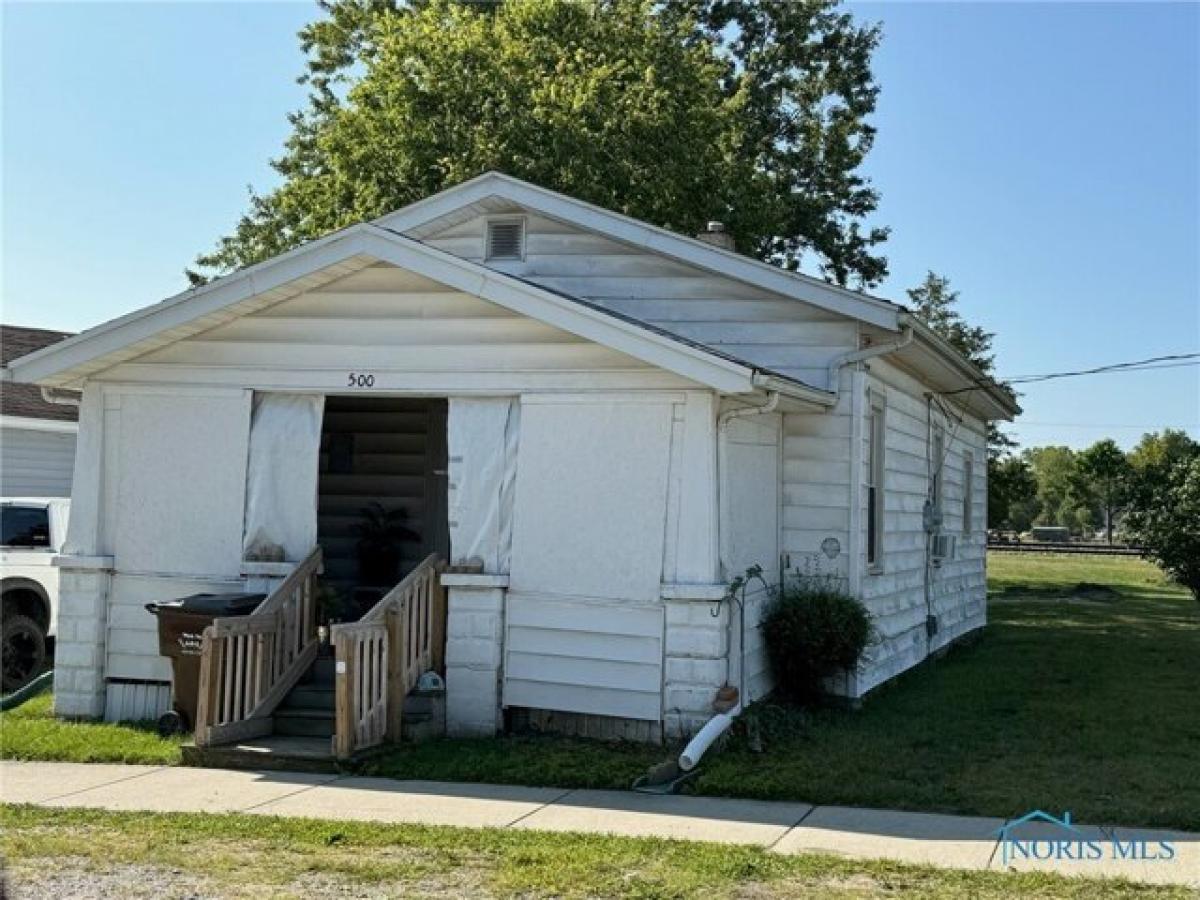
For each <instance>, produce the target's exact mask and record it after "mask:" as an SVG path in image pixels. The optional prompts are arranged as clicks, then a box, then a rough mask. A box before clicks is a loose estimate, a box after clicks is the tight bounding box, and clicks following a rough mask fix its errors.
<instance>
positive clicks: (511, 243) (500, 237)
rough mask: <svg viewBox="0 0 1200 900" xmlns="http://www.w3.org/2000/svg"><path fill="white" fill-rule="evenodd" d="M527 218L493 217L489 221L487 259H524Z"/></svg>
mask: <svg viewBox="0 0 1200 900" xmlns="http://www.w3.org/2000/svg"><path fill="white" fill-rule="evenodd" d="M524 258H525V220H524V219H491V220H489V221H488V223H487V256H486V259H524Z"/></svg>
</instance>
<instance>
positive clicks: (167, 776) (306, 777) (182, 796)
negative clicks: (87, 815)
mask: <svg viewBox="0 0 1200 900" xmlns="http://www.w3.org/2000/svg"><path fill="white" fill-rule="evenodd" d="M335 777H336V776H334V775H316V774H309V773H304V772H235V771H229V770H226V769H206V770H198V769H190V768H170V769H159V770H158V771H157V772H151V773H150V774H148V775H146V776H145V777H142V778H134V779H127V780H125V781H118V782H114V783H112V784H106V785H102V786H100V787H95V788H91V789H89V790H84V791H80V792H78V793H74V794H71V795H69V796H66V797H60V798H58V799H53V800H50V801H48V802H47V803H46V805H47V806H73V807H101V808H103V809H115V810H139V811H145V812H191V811H195V812H242V811H246V810H248V809H250V808H251V807H253V806H258V805H259V804H262V803H266V802H268V801H271V800H278V799H280V798H281V797H285V796H287V795H289V794H295V793H297V792H299V791H305V790H308V789H309V788H312V787H315V786H316V785H319V784H324V783H326V782H328V781H332V780H333V779H334V778H335Z"/></svg>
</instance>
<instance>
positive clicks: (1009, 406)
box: [900, 312, 1021, 417]
mask: <svg viewBox="0 0 1200 900" xmlns="http://www.w3.org/2000/svg"><path fill="white" fill-rule="evenodd" d="M900 320H901V324H902V325H903V326H904V327H905V328H909V329H912V330H913V331H915V332H916V333H917V334H918V336H919V337H920V338H921V341H922V342H924V343H926V344H928V345H929V347H930V348H931V349H932V350H933V351H934V352H935V353H936V354H937V355H938V357H940V358H941V360H942V361H943V362H945V363H946V365H947V366H949V367H950V368H952V369H954V370H955V371H956V372H958V373H959V375H961V376H962V378H963V380H964V381H966V382H968V383H970V384H973V385H978V386H979V389H980V390H981V391H983V392H984V393H985V394H987V396H988V397H989V399H991V401H992V402H993V403H995V404H996V405H997V406H999V407H1000V408H1001V409H1003V410H1004V411H1005V412H1007V413H1008V414H1009V415H1010V416H1013V417H1016V416H1018V415H1020V414H1021V407H1020V406H1019V405H1018V404H1017V402H1016V399H1015V398H1014V397H1013V396H1011V395H1010V394H1009V393H1008V391H1006V390H1004V389H1003V388H1002V387H1001V386H1000V385H998V384H997V383H996V381H995V379H994V378H992V377H990V376H988V375H985V374H984V373H983V372H981V371H979V369H978V368H976V366H975V365H974V364H973V363H972V362H971V361H970V360H968V359H966V358H965V357H964V356H963V355H962V354H961V353H959V352H958V350H956V349H955V348H954V347H952V346H951V345H950V344H949V342H947V340H946V339H945V338H943V337H942V336H941V335H940V334H938V333H937V332H936V331H934V330H933V329H931V328H930V327H929V326H928V325H926V324H925V323H924V322H922V321H921V320H920V319H919V318H917V317H916V316H914V315H913V314H912V313H908V312H906V313H903V314H902V315H901V317H900Z"/></svg>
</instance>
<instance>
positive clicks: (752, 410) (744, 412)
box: [679, 391, 779, 772]
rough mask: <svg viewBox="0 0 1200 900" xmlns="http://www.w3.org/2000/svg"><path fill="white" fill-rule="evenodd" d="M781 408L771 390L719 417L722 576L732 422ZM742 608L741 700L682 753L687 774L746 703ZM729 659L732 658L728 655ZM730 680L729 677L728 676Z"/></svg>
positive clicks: (740, 613) (707, 724)
mask: <svg viewBox="0 0 1200 900" xmlns="http://www.w3.org/2000/svg"><path fill="white" fill-rule="evenodd" d="M778 406H779V391H771V392H770V393H768V394H767V401H766V402H765V403H763V404H760V405H759V406H739V407H738V408H737V409H730V410H726V411H725V412H723V413H721V415H719V416H718V417H717V509H718V517H717V519H718V526H717V527H718V528H719V529H720V541H719V545H720V548H721V549H720V563H721V573H722V575H723V576H724V575H727V574H728V573H726V572H725V561H726V560H727V559H728V558H729V554H728V552H727V547H728V540H729V537H728V531H729V529H728V528H726V527H724V526H725V517H724V516H722V515H720V510H722V504H723V502H724V501H725V498H726V496H727V495H728V493H729V492H728V487H727V485H726V483H725V481H726V476H727V474H728V472H727V465H726V458H727V456H728V453H727V451H726V450H725V433H726V430H727V428H728V425H729V423H730V422H732V421H733V420H734V419H741V418H747V417H749V416H764V415H767V414H768V413H772V412H774V411H775V410H776V408H777V407H778ZM736 602H737V605H738V699H737V703H736V704H735V705H734V707H733V709H730V710H728V711H726V712H723V713H717V714H716V715H714V716H713V717H712V718H711V719H709V720H708V721H707V722H705V723H704V727H702V728H701V729H700V730H699V731H698V732H696V735H695V737H693V738H692V739H691V740H690V741H688V744H687V746H686V747H684V748H683V752H682V753H681V754H679V768H681V769H682V770H683V771H685V772H690V771H691V770H692V769H694V768H696V765H697V764H698V763H699V762H700V758H701V757H702V756H704V754H705V752H706V751H707V750H708V748H709V747H710V746H712V743H713V741H715V740H716V739H717V738H719V737H720V736H721V735H722V734H724V733H725V732H726V731H728V730H729V726H730V725H732V724H733V720H734V719H736V718H737V717H738V716H739V715H740V714H741V712H742V707H743V705H744V704H745V702H746V650H745V648H746V609H745V605H744V603H743V602H742V600H740V599H739V600H737V601H736ZM729 631H730V638H731V640H730V649H732V644H733V641H732V637H733V633H732V632H733V617H732V616H731V617H730V619H729ZM726 659H728V656H726ZM726 677H728V676H726Z"/></svg>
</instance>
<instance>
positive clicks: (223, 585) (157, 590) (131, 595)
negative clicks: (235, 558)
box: [104, 573, 245, 681]
mask: <svg viewBox="0 0 1200 900" xmlns="http://www.w3.org/2000/svg"><path fill="white" fill-rule="evenodd" d="M243 590H245V588H243V587H242V582H241V581H240V580H237V579H233V578H230V579H220V580H218V579H191V578H168V577H162V576H154V575H123V574H120V573H118V574H115V575H113V577H112V584H111V587H110V588H109V594H108V640H107V642H106V643H105V655H106V660H105V670H104V674H105V676H106V677H107V678H129V679H137V680H146V681H170V680H171V663H170V660H168V659H167V658H166V657H165V656H159V655H158V620H157V619H155V618H154V616H153V615H151V614H150V613H148V612H146V604H147V603H159V602H162V601H165V600H176V599H178V598H180V597H187V596H189V595H191V594H203V593H232V592H239V591H243Z"/></svg>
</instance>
